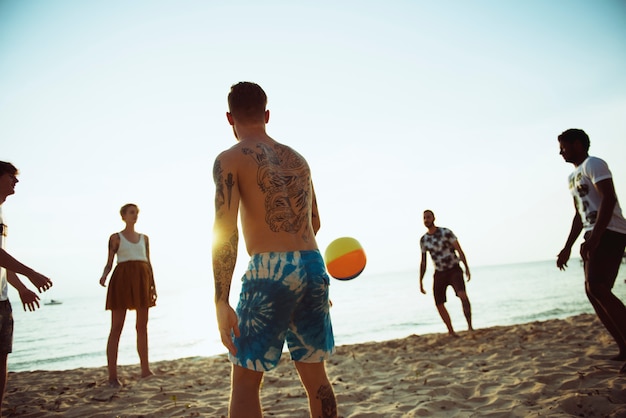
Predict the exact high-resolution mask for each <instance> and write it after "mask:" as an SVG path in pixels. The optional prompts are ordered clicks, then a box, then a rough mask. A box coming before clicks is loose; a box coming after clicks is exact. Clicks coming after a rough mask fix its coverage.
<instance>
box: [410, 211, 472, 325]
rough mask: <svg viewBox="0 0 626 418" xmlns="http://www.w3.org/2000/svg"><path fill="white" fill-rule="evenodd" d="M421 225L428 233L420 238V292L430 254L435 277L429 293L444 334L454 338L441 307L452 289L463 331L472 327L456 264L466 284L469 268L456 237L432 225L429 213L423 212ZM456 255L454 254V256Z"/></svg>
mask: <svg viewBox="0 0 626 418" xmlns="http://www.w3.org/2000/svg"><path fill="white" fill-rule="evenodd" d="M424 226H425V227H426V228H427V229H428V232H427V233H426V234H424V235H423V236H422V238H421V239H420V248H421V250H422V262H421V264H420V291H421V292H422V293H423V294H426V290H424V274H425V273H426V252H430V258H431V259H432V260H433V264H434V265H435V274H434V279H433V294H434V295H435V305H436V306H437V310H438V311H439V315H441V319H443V322H444V323H445V324H446V327H448V334H450V335H451V336H453V337H458V335H457V334H456V333H455V332H454V328H452V321H450V315H449V314H448V310H447V309H446V307H445V303H446V290H447V289H448V286H452V288H453V289H454V292H455V293H456V295H457V297H458V298H459V299H461V303H462V304H463V314H464V315H465V319H466V320H467V328H468V330H469V331H473V330H474V329H473V328H472V308H471V305H470V301H469V298H468V297H467V293H466V291H465V282H464V281H463V270H461V267H460V266H459V261H461V262H462V263H463V265H464V266H465V275H466V276H467V281H468V282H469V281H470V277H471V276H470V269H469V267H468V265H467V260H466V259H465V253H463V250H462V249H461V245H460V244H459V240H458V239H457V238H456V235H454V233H453V232H452V231H450V230H449V229H447V228H441V227H437V226H435V214H434V213H433V211H432V210H425V211H424ZM457 253H458V255H457Z"/></svg>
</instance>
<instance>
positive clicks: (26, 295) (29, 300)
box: [19, 288, 39, 312]
mask: <svg viewBox="0 0 626 418" xmlns="http://www.w3.org/2000/svg"><path fill="white" fill-rule="evenodd" d="M19 293H20V299H21V300H22V306H23V307H24V310H26V307H27V306H28V310H29V311H31V312H33V311H35V310H36V309H37V308H39V296H37V293H35V292H33V291H32V290H30V289H27V288H24V289H22V290H20V292H19Z"/></svg>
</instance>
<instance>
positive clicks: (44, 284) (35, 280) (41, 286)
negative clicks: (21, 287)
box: [27, 271, 52, 293]
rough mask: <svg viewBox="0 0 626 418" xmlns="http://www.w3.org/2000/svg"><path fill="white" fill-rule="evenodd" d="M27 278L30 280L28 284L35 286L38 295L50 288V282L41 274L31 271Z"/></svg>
mask: <svg viewBox="0 0 626 418" xmlns="http://www.w3.org/2000/svg"><path fill="white" fill-rule="evenodd" d="M27 277H28V280H30V282H31V283H32V284H33V285H35V287H36V288H37V290H39V293H41V292H45V291H46V290H48V289H50V288H51V287H52V280H50V279H49V278H47V277H46V276H44V275H43V274H40V273H37V272H36V271H33V272H32V273H31V274H29V275H28V276H27Z"/></svg>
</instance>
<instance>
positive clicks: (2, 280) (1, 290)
mask: <svg viewBox="0 0 626 418" xmlns="http://www.w3.org/2000/svg"><path fill="white" fill-rule="evenodd" d="M0 224H2V232H1V233H0V248H2V249H3V250H4V241H5V238H6V232H7V227H6V225H5V224H4V219H3V218H2V206H0ZM8 299H9V286H8V283H7V271H6V269H5V268H4V267H0V301H1V300H8Z"/></svg>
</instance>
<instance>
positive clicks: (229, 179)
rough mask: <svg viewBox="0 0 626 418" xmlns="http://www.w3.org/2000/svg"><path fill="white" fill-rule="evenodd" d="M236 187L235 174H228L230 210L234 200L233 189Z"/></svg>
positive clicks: (227, 184)
mask: <svg viewBox="0 0 626 418" xmlns="http://www.w3.org/2000/svg"><path fill="white" fill-rule="evenodd" d="M234 186H235V180H233V173H228V176H227V177H226V187H227V188H228V209H230V203H231V200H232V198H233V187H234Z"/></svg>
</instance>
